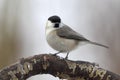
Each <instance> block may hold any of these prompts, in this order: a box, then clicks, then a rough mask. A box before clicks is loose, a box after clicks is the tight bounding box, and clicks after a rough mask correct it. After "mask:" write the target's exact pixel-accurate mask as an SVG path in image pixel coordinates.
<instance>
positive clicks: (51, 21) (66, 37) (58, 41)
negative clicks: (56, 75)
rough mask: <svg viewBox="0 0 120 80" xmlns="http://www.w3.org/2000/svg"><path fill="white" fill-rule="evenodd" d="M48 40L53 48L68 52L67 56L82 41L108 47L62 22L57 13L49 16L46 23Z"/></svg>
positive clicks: (60, 51)
mask: <svg viewBox="0 0 120 80" xmlns="http://www.w3.org/2000/svg"><path fill="white" fill-rule="evenodd" d="M46 40H47V42H48V44H49V45H50V46H51V47H52V48H53V49H55V50H57V51H59V52H58V53H62V52H65V53H67V55H66V58H68V54H69V52H70V51H71V50H73V49H75V48H76V47H77V46H78V45H79V43H82V42H84V43H90V44H94V45H98V46H102V47H105V48H108V47H107V46H105V45H102V44H99V43H96V42H92V41H90V40H88V39H86V38H85V37H84V36H82V35H81V34H79V33H77V32H76V31H74V30H73V29H72V28H70V27H69V26H67V25H66V24H64V23H62V22H61V19H60V17H59V16H56V15H54V16H51V17H49V18H48V21H47V24H46ZM58 53H56V54H58Z"/></svg>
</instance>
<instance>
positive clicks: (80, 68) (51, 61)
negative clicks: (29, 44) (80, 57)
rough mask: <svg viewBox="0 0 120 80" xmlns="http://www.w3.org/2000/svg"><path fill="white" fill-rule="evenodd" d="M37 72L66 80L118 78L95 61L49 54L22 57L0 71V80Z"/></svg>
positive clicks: (23, 78) (21, 79)
mask: <svg viewBox="0 0 120 80" xmlns="http://www.w3.org/2000/svg"><path fill="white" fill-rule="evenodd" d="M37 74H51V75H53V76H55V77H59V78H60V79H68V80H120V75H117V74H115V73H113V72H110V71H107V70H105V69H103V68H100V67H99V66H98V65H96V64H95V63H90V62H85V61H71V60H65V59H63V58H60V57H58V56H53V55H51V54H40V55H35V56H33V57H29V58H22V59H21V60H20V61H19V62H17V63H15V64H13V65H11V66H8V67H6V68H4V69H2V70H1V71H0V80H26V79H27V78H29V77H31V76H34V75H37Z"/></svg>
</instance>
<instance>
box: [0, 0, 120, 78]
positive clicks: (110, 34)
mask: <svg viewBox="0 0 120 80" xmlns="http://www.w3.org/2000/svg"><path fill="white" fill-rule="evenodd" d="M52 15H59V16H60V17H61V18H62V21H63V22H64V23H65V24H67V25H69V26H71V27H72V28H73V29H74V30H76V31H77V32H79V33H81V34H82V35H84V36H85V37H86V38H88V39H90V40H92V41H96V42H98V43H101V44H105V45H108V46H109V49H105V48H102V47H98V46H94V45H90V44H88V45H85V46H82V47H78V48H77V49H76V50H74V51H72V52H71V53H70V55H69V59H71V60H84V61H90V62H95V63H98V64H99V65H100V66H101V67H103V68H105V69H107V70H110V71H112V72H115V73H118V74H120V69H119V67H120V62H119V61H120V42H119V40H120V0H90V1H89V0H0V68H3V67H4V66H7V65H9V64H11V63H14V62H16V61H17V60H19V59H20V58H22V57H28V56H32V55H36V54H40V53H49V52H53V53H54V52H56V51H55V50H53V49H52V48H51V47H50V46H49V45H48V44H47V42H46V39H45V24H46V21H47V18H48V17H49V16H52ZM65 55H66V54H60V56H62V57H65ZM48 78H49V80H59V79H58V78H55V77H53V76H50V75H41V76H40V75H37V76H34V77H31V78H29V79H28V80H37V79H38V80H39V79H41V80H48Z"/></svg>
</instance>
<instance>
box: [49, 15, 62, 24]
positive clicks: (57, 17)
mask: <svg viewBox="0 0 120 80" xmlns="http://www.w3.org/2000/svg"><path fill="white" fill-rule="evenodd" d="M48 20H50V21H51V22H53V23H56V22H58V23H60V22H61V19H60V17H59V16H56V15H54V16H51V17H49V18H48Z"/></svg>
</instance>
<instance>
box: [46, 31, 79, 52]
mask: <svg viewBox="0 0 120 80" xmlns="http://www.w3.org/2000/svg"><path fill="white" fill-rule="evenodd" d="M46 38H47V42H48V44H49V45H50V46H51V47H52V48H53V49H55V50H57V51H61V52H69V51H71V50H73V49H74V48H76V47H77V45H78V41H76V40H72V39H65V38H61V37H59V36H57V35H56V33H55V32H52V33H50V34H49V35H47V36H46Z"/></svg>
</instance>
